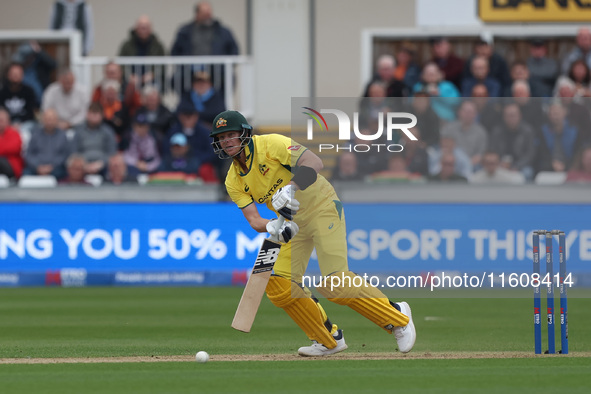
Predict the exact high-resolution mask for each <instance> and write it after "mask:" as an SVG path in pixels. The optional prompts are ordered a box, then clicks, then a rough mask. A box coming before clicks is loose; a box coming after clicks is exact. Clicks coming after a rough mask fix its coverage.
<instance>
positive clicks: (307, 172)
mask: <svg viewBox="0 0 591 394" xmlns="http://www.w3.org/2000/svg"><path fill="white" fill-rule="evenodd" d="M317 178H318V173H317V172H316V170H315V169H313V168H312V167H306V166H302V167H296V171H295V174H294V176H293V178H291V180H292V182H294V183H295V184H296V185H298V187H299V188H300V189H301V190H306V189H307V188H308V187H309V186H310V185H311V184H313V183H314V182H316V179H317Z"/></svg>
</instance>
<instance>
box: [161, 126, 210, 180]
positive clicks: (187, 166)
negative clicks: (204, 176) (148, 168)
mask: <svg viewBox="0 0 591 394" xmlns="http://www.w3.org/2000/svg"><path fill="white" fill-rule="evenodd" d="M199 165H200V162H199V159H198V158H197V157H196V156H195V155H192V154H191V152H190V147H189V143H188V141H187V137H186V136H185V135H184V134H182V133H176V134H173V135H172V137H170V144H169V150H168V152H166V153H165V155H164V157H163V159H162V163H161V164H160V168H159V171H162V172H184V173H185V174H195V175H197V172H198V171H199Z"/></svg>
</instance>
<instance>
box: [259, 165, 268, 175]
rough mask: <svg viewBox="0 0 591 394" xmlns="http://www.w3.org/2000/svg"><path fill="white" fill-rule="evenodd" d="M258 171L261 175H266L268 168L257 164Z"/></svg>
mask: <svg viewBox="0 0 591 394" xmlns="http://www.w3.org/2000/svg"><path fill="white" fill-rule="evenodd" d="M259 171H260V172H261V174H263V175H266V174H267V172H269V167H267V165H266V164H259Z"/></svg>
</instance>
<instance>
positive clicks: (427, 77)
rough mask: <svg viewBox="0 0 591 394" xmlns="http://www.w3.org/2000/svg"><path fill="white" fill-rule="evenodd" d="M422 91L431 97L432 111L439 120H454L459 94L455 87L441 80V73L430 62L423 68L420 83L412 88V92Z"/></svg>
mask: <svg viewBox="0 0 591 394" xmlns="http://www.w3.org/2000/svg"><path fill="white" fill-rule="evenodd" d="M420 91H424V92H426V93H427V94H429V96H430V97H431V106H432V108H433V111H435V113H436V114H437V116H439V118H440V119H443V120H447V121H452V120H455V119H456V110H457V107H458V105H459V104H460V101H461V99H460V92H458V89H456V87H455V85H454V84H453V83H451V82H449V81H445V80H443V73H442V72H441V70H440V69H439V66H437V64H435V63H433V62H431V63H427V64H426V65H425V67H423V72H422V73H421V81H420V82H418V83H416V84H415V86H414V87H413V92H414V93H417V92H420Z"/></svg>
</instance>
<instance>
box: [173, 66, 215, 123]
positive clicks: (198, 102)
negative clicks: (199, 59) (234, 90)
mask: <svg viewBox="0 0 591 394" xmlns="http://www.w3.org/2000/svg"><path fill="white" fill-rule="evenodd" d="M185 103H188V104H190V105H193V106H194V107H195V109H196V110H197V112H199V118H200V119H201V121H202V122H203V123H204V124H207V125H211V124H212V122H213V120H214V118H215V117H216V115H217V114H219V113H220V112H224V111H225V110H226V104H225V102H224V98H223V97H222V95H221V94H220V92H218V91H217V90H216V89H215V88H214V87H213V85H212V84H211V78H210V76H209V73H208V72H206V71H198V72H196V73H195V74H194V75H193V88H192V89H191V91H189V92H187V93H186V94H185V95H184V96H183V98H182V99H181V104H180V105H184V104H185Z"/></svg>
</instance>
